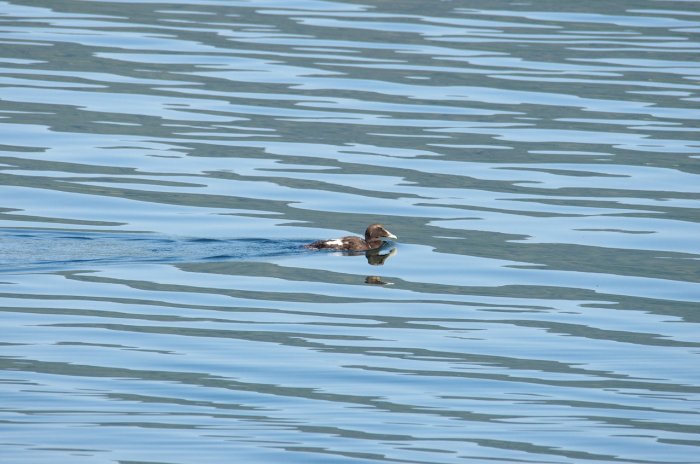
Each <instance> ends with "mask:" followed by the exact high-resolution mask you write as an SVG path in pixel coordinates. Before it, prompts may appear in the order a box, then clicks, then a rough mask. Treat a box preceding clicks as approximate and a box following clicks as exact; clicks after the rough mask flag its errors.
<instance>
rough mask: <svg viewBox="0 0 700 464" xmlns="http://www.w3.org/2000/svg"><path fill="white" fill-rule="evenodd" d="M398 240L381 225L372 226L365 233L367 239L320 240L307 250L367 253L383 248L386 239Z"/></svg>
mask: <svg viewBox="0 0 700 464" xmlns="http://www.w3.org/2000/svg"><path fill="white" fill-rule="evenodd" d="M387 238H393V239H395V238H396V235H394V234H392V233H391V232H389V231H388V230H386V229H385V228H384V226H383V225H381V224H371V225H370V226H369V227H367V230H366V231H365V239H364V240H362V239H361V238H360V237H353V236H350V237H341V238H336V239H333V240H318V241H315V242H313V243H309V244H308V245H304V247H305V248H313V249H317V250H321V249H326V250H341V251H367V250H374V249H377V248H381V246H382V245H383V244H384V239H387Z"/></svg>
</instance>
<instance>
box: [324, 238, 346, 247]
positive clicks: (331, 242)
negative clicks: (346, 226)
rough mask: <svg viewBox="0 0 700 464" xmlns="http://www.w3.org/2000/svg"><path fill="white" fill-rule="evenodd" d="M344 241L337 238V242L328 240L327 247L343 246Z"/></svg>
mask: <svg viewBox="0 0 700 464" xmlns="http://www.w3.org/2000/svg"><path fill="white" fill-rule="evenodd" d="M342 245H343V241H342V240H341V239H339V238H336V239H335V240H326V246H342Z"/></svg>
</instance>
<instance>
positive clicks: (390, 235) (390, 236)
mask: <svg viewBox="0 0 700 464" xmlns="http://www.w3.org/2000/svg"><path fill="white" fill-rule="evenodd" d="M386 233H387V234H388V235H387V236H386V237H384V238H393V239H394V240H396V239H398V237H397V236H396V235H394V234H392V233H391V232H389V231H388V230H387V231H386Z"/></svg>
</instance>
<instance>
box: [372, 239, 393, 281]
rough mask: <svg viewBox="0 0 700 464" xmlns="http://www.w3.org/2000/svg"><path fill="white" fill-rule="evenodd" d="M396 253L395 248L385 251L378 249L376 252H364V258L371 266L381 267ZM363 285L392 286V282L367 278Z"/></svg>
mask: <svg viewBox="0 0 700 464" xmlns="http://www.w3.org/2000/svg"><path fill="white" fill-rule="evenodd" d="M396 253H397V251H396V248H391V250H389V251H387V250H386V249H383V248H379V249H377V250H368V251H366V252H365V258H367V262H368V263H369V264H370V265H371V266H383V265H384V262H385V261H386V260H387V259H389V258H391V257H392V256H394V255H395V254H396ZM365 283H366V284H369V285H392V284H393V282H387V281H385V280H382V278H381V277H379V276H367V277H365Z"/></svg>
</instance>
